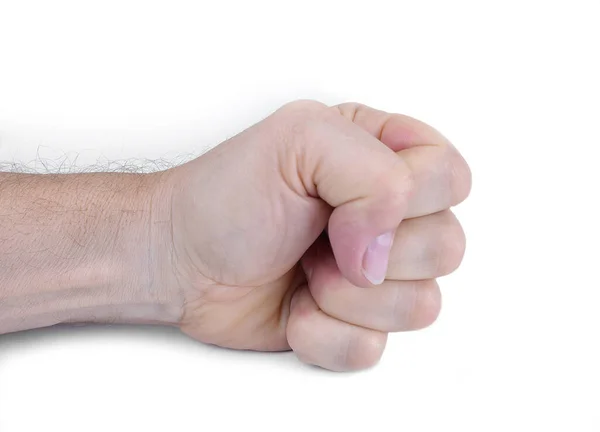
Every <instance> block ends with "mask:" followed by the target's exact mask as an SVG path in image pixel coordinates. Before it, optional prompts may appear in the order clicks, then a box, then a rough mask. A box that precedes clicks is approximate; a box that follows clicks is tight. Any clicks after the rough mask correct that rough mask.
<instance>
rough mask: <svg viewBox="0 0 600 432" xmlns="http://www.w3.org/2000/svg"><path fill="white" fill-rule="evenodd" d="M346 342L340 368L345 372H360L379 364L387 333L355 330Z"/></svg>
mask: <svg viewBox="0 0 600 432" xmlns="http://www.w3.org/2000/svg"><path fill="white" fill-rule="evenodd" d="M353 333H354V334H352V335H351V336H350V339H349V340H348V343H347V346H346V348H345V353H344V356H343V362H342V365H341V367H342V368H343V369H346V370H360V369H366V368H369V367H372V366H374V365H375V364H377V363H378V362H379V360H380V359H381V356H382V355H383V351H384V350H385V345H386V342H387V333H382V332H379V331H375V330H365V329H357V331H355V332H353Z"/></svg>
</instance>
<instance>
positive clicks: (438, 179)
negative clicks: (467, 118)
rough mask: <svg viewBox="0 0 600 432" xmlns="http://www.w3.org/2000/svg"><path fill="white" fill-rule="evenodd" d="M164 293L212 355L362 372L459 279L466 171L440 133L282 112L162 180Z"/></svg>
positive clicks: (389, 117)
mask: <svg viewBox="0 0 600 432" xmlns="http://www.w3.org/2000/svg"><path fill="white" fill-rule="evenodd" d="M162 187H165V188H168V190H169V192H168V194H167V195H168V196H170V197H171V201H170V206H171V215H172V219H171V225H172V239H171V240H172V243H170V244H169V247H170V248H171V250H170V252H169V254H168V255H169V257H170V262H171V264H172V265H171V266H170V272H167V273H166V274H167V277H165V279H164V282H163V283H164V284H165V286H168V288H169V289H171V290H178V291H179V292H180V293H181V298H182V299H183V313H182V317H181V321H180V325H181V329H182V330H183V331H184V332H185V333H187V334H188V335H190V336H192V337H194V338H196V339H198V340H200V341H203V342H207V343H211V344H216V345H220V346H225V347H230V348H238V349H251V350H266V351H271V350H272V351H276V350H288V349H290V348H291V349H292V350H294V352H295V353H296V354H297V356H298V357H299V358H300V359H301V360H302V361H305V362H307V363H312V364H315V365H319V366H322V367H324V368H327V369H332V370H354V369H361V368H365V367H369V366H371V365H373V364H374V363H375V362H377V360H378V359H379V358H380V356H381V354H382V352H383V350H384V347H385V343H386V337H387V333H388V332H396V331H406V330H415V329H419V328H423V327H425V326H427V325H429V324H431V323H432V322H433V321H434V320H435V319H436V317H437V315H438V313H439V310H440V291H439V288H438V285H437V283H436V281H435V278H436V277H439V276H443V275H446V274H448V273H450V272H451V271H453V270H454V269H456V268H457V266H458V265H459V263H460V261H461V259H462V256H463V253H464V248H465V238H464V234H463V231H462V229H461V227H460V225H459V223H458V221H457V220H456V218H455V217H454V215H453V214H452V213H451V212H450V210H449V208H450V207H452V206H454V205H456V204H458V203H460V202H461V201H462V200H464V199H465V198H466V197H467V195H468V193H469V189H470V187H471V174H470V170H469V168H468V166H467V164H466V163H465V161H464V159H463V158H462V157H461V155H460V154H459V153H458V151H457V150H456V149H455V148H454V147H453V146H452V145H451V144H450V142H448V140H447V139H446V138H444V137H443V136H442V135H441V134H440V133H438V132H437V131H436V130H435V129H433V128H431V127H430V126H428V125H426V124H424V123H422V122H420V121H417V120H415V119H413V118H410V117H406V116H402V115H395V114H388V113H385V112H382V111H378V110H375V109H372V108H369V107H366V106H364V105H359V104H353V103H350V104H342V105H339V106H334V107H328V106H325V105H323V104H321V103H318V102H313V101H298V102H293V103H290V104H288V105H286V106H284V107H283V108H281V109H279V110H278V111H277V112H275V113H274V114H272V115H271V116H270V117H268V118H267V119H265V120H264V121H262V122H261V123H259V124H257V125H255V126H253V127H251V128H250V129H248V130H246V131H244V132H243V133H241V134H240V135H238V136H236V137H234V138H232V139H230V140H228V141H226V142H224V143H223V144H221V145H219V146H218V147H216V148H215V149H213V150H212V151H210V152H208V153H207V154H205V155H203V156H202V157H200V158H198V159H196V160H194V161H192V162H190V163H187V164H185V165H182V166H179V167H177V168H175V169H173V170H172V173H170V174H169V176H168V180H167V181H166V182H165V183H164V184H163V186H162Z"/></svg>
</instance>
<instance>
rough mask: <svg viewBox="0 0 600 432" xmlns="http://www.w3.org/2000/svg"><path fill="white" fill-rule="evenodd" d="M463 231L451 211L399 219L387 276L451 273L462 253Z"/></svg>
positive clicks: (411, 277)
mask: <svg viewBox="0 0 600 432" xmlns="http://www.w3.org/2000/svg"><path fill="white" fill-rule="evenodd" d="M465 245H466V239H465V234H464V231H463V229H462V227H461V226H460V223H459V222H458V219H456V216H454V214H452V212H451V211H449V210H446V211H442V212H439V213H434V214H432V215H428V216H422V217H419V218H414V219H406V220H404V221H402V223H401V224H400V226H399V227H398V230H397V231H396V235H395V236H394V244H393V246H392V251H391V252H390V260H389V265H388V271H387V275H386V279H392V280H420V279H433V278H437V277H441V276H445V275H447V274H450V273H452V272H453V271H454V270H456V269H457V268H458V266H459V265H460V263H461V261H462V259H463V256H464V254H465Z"/></svg>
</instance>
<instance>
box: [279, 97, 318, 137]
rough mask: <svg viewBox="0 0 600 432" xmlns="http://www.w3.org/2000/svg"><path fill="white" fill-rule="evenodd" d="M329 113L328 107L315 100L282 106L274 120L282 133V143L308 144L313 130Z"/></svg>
mask: <svg viewBox="0 0 600 432" xmlns="http://www.w3.org/2000/svg"><path fill="white" fill-rule="evenodd" d="M326 111H327V105H324V104H322V103H321V102H317V101H314V100H297V101H293V102H289V103H287V104H285V105H284V106H282V107H281V108H280V109H279V110H278V111H277V112H276V113H275V114H274V116H273V117H274V120H276V122H277V123H278V126H277V128H278V129H279V130H280V131H281V132H280V133H281V134H282V136H281V137H280V141H284V142H295V143H300V144H302V145H304V144H306V142H307V141H308V139H309V137H307V135H310V131H311V129H312V128H313V127H314V125H315V123H317V122H318V121H319V119H320V117H321V116H322V113H324V112H326Z"/></svg>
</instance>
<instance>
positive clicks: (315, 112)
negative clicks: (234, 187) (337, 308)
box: [284, 102, 413, 287]
mask: <svg viewBox="0 0 600 432" xmlns="http://www.w3.org/2000/svg"><path fill="white" fill-rule="evenodd" d="M284 109H285V110H293V111H295V112H294V113H293V115H292V116H291V118H296V119H298V118H302V119H303V121H302V124H303V125H304V126H303V127H302V128H301V133H296V134H295V135H294V136H295V141H296V142H294V145H293V146H292V148H293V149H294V151H295V152H300V153H299V154H298V153H297V154H296V158H297V160H298V175H299V176H301V177H302V182H303V184H304V185H311V187H307V189H308V192H309V193H310V194H311V195H314V196H318V197H319V198H321V199H322V200H324V201H325V202H327V203H328V204H329V205H330V206H332V207H333V208H334V209H333V212H332V214H331V217H330V218H329V224H328V235H329V239H330V242H331V246H332V249H333V253H334V255H335V258H336V262H337V264H338V267H339V269H340V271H341V273H342V274H343V275H344V277H346V279H348V280H349V281H350V282H351V283H353V284H354V285H357V286H363V287H368V286H371V285H373V284H375V285H378V284H380V283H382V282H383V280H384V279H385V275H386V272H387V265H388V259H389V252H390V250H391V246H392V241H393V233H394V232H395V231H396V228H397V227H398V225H399V224H400V222H401V220H402V219H403V218H404V216H405V214H406V210H407V207H408V206H407V204H408V199H409V197H410V195H411V191H412V189H413V178H412V172H411V170H410V168H409V166H408V165H407V164H406V162H405V161H404V160H403V159H402V158H401V157H400V156H398V155H397V154H396V153H395V152H394V151H393V150H391V149H390V148H388V147H387V146H386V145H384V144H383V143H382V142H381V141H379V140H378V139H377V138H375V137H373V136H372V135H371V134H369V133H368V132H367V131H365V130H364V129H363V128H361V127H359V126H357V125H356V124H354V123H353V122H352V121H350V120H348V119H346V118H344V117H343V116H342V115H340V112H339V110H337V109H335V108H333V109H330V108H327V107H325V106H322V105H321V104H318V103H314V102H301V103H298V102H296V103H293V104H291V105H290V106H287V107H285V108H284ZM288 118H289V117H288ZM307 118H308V120H307ZM295 129H296V131H298V130H299V129H298V128H295ZM312 185H314V188H312ZM311 189H312V190H311Z"/></svg>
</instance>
